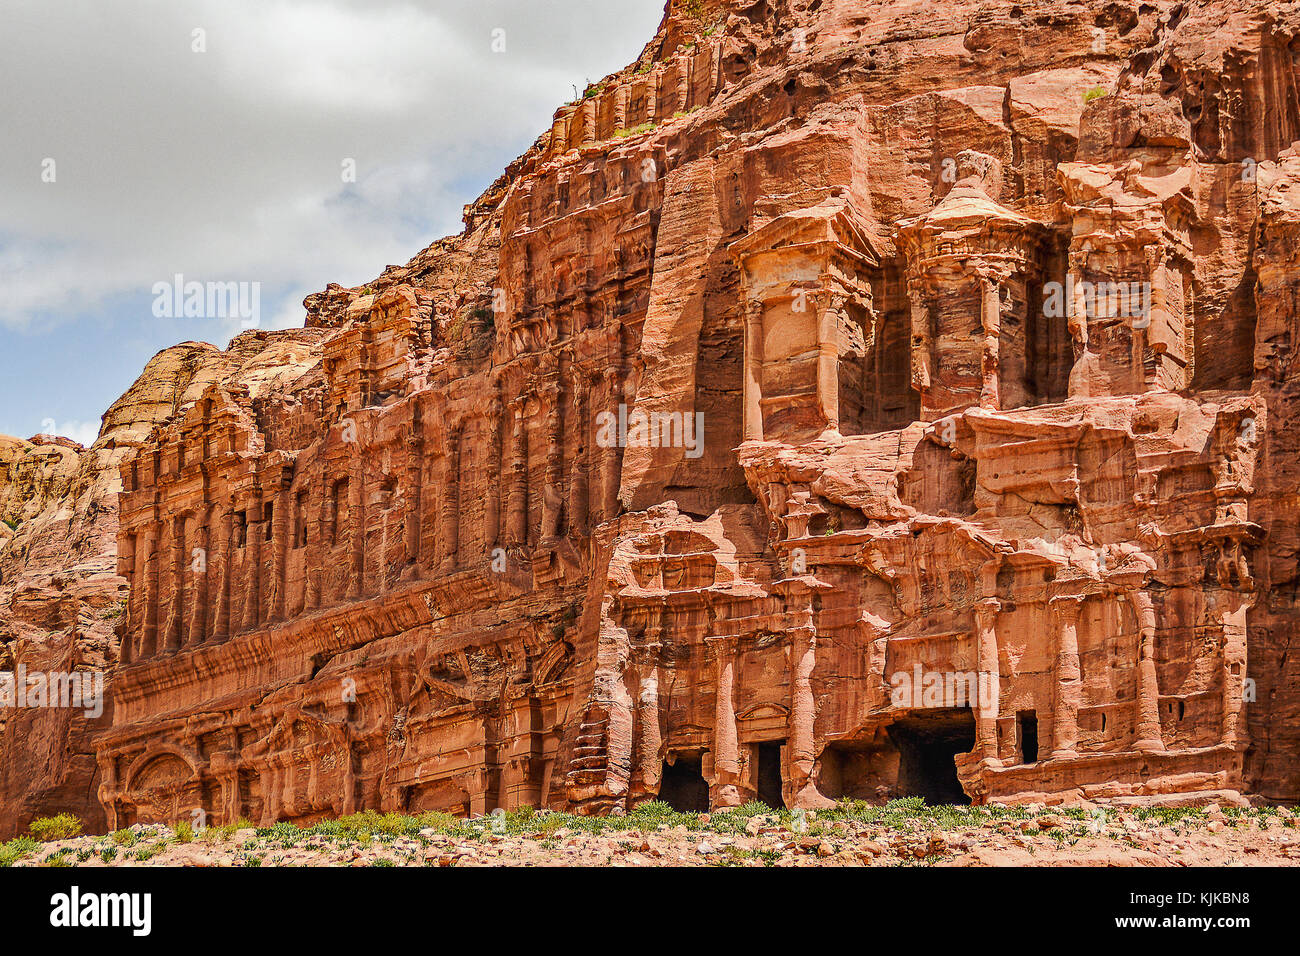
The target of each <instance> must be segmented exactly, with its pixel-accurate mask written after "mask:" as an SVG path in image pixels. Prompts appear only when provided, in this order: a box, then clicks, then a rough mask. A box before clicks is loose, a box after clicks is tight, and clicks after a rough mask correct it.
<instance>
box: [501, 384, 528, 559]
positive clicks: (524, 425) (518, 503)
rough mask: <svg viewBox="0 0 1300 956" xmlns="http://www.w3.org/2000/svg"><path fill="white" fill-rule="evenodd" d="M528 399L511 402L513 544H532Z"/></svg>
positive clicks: (509, 518) (509, 523)
mask: <svg viewBox="0 0 1300 956" xmlns="http://www.w3.org/2000/svg"><path fill="white" fill-rule="evenodd" d="M525 403H526V400H525V399H524V398H517V399H515V400H514V401H512V402H511V403H510V408H511V410H512V411H513V412H514V437H513V440H512V442H511V450H512V453H511V456H510V496H509V505H508V508H507V511H506V542H507V543H508V544H510V545H511V546H513V547H524V546H525V545H527V544H528V420H527V418H526V416H525V407H526V405H525Z"/></svg>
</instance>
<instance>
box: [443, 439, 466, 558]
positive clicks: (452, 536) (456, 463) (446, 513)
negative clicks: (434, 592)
mask: <svg viewBox="0 0 1300 956" xmlns="http://www.w3.org/2000/svg"><path fill="white" fill-rule="evenodd" d="M463 432H464V426H463V425H461V424H460V423H457V424H454V425H451V424H449V425H448V428H447V447H446V449H445V451H444V455H443V462H444V465H443V480H442V560H441V561H440V562H439V563H440V565H441V568H442V573H443V574H450V573H451V572H452V571H454V570H455V569H456V568H457V567H459V565H460V561H459V557H460V445H461V441H460V440H461V435H462V434H463Z"/></svg>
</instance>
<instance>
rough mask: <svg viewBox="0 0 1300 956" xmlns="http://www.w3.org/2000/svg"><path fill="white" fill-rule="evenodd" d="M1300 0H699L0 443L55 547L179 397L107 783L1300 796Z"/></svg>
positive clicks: (142, 500) (544, 796)
mask: <svg viewBox="0 0 1300 956" xmlns="http://www.w3.org/2000/svg"><path fill="white" fill-rule="evenodd" d="M1298 30H1300V16H1298V15H1297V14H1296V12H1295V11H1294V10H1293V8H1292V7H1291V6H1290V5H1287V4H1279V3H1265V2H1256V3H1247V4H1245V5H1244V6H1243V5H1242V4H1240V3H1233V4H1226V3H1221V2H1199V3H1197V2H1189V3H1178V4H1175V3H1170V2H1144V3H1125V2H1116V0H1108V2H1100V0H1090V2H1071V3H1065V2H1021V3H1015V4H1012V3H997V2H993V3H988V2H980V3H973V2H971V3H964V2H956V3H945V4H943V5H941V6H939V7H938V8H936V7H935V6H933V5H930V4H924V3H919V2H906V0H899V2H890V3H865V2H861V0H808V2H803V0H760V2H758V3H753V4H748V3H746V4H741V3H730V2H707V0H699V2H673V3H671V4H670V5H669V8H668V11H667V15H666V17H665V21H664V24H663V26H662V27H661V29H660V31H659V34H658V36H657V37H656V38H655V39H654V40H653V41H652V42H651V43H650V45H649V46H647V48H646V50H645V52H644V53H643V55H642V57H641V58H640V60H639V61H638V63H636V64H634V65H633V66H631V67H629V68H628V69H627V70H625V71H623V72H622V73H620V74H617V75H615V76H611V77H608V78H606V80H605V81H603V82H602V83H600V84H597V85H596V86H595V87H593V88H592V89H590V90H588V91H587V93H586V95H584V97H583V98H582V99H581V100H580V101H579V102H577V103H574V104H569V105H568V106H565V107H563V108H562V109H560V110H559V111H558V112H557V114H556V117H555V121H554V123H553V125H552V128H551V130H550V131H549V132H548V133H547V134H546V135H544V136H543V137H542V138H541V139H540V140H539V141H538V143H537V144H536V145H535V146H534V147H533V148H532V149H531V150H529V152H528V153H526V154H525V155H524V156H523V157H521V158H520V159H519V160H518V161H517V162H516V163H514V164H512V166H511V167H510V168H509V169H508V170H507V172H506V175H505V176H503V178H502V179H501V180H499V181H498V182H497V183H496V184H495V185H494V186H493V187H492V188H491V189H490V190H489V191H488V192H487V193H486V194H485V195H484V196H483V197H481V198H480V199H479V200H478V201H477V202H475V203H474V204H471V205H470V206H467V207H466V231H465V233H464V234H463V235H461V236H459V237H455V238H451V239H446V240H441V241H439V242H437V243H435V244H434V245H432V246H431V247H430V248H429V249H427V250H425V251H424V252H422V253H420V254H419V255H418V256H416V258H415V259H413V260H412V261H411V262H410V263H408V264H407V265H406V266H402V267H389V269H387V270H386V271H385V272H384V274H383V275H382V276H380V277H378V278H377V279H376V280H375V281H374V282H372V283H370V284H368V285H367V286H365V287H361V288H358V289H343V288H341V287H338V286H331V287H330V288H329V289H327V290H325V291H324V292H322V293H318V294H316V295H313V296H311V297H309V298H308V299H307V301H306V303H305V306H306V308H307V321H306V326H307V327H306V328H305V329H303V330H300V331H296V332H290V333H277V334H275V335H266V334H263V333H256V334H250V335H247V336H241V337H240V338H238V339H236V340H235V341H234V342H233V343H232V344H231V347H230V349H229V350H227V351H226V352H217V351H216V350H203V349H200V347H192V349H193V351H191V352H184V351H183V352H182V354H184V355H185V356H186V360H185V362H182V363H181V365H183V366H184V368H185V371H184V372H181V371H179V370H176V371H174V374H171V377H168V375H166V374H162V373H161V371H159V370H155V371H156V373H157V374H155V375H154V376H153V377H152V378H151V377H150V373H149V372H148V370H147V371H146V377H145V380H142V384H140V385H138V386H137V388H135V389H133V390H132V392H131V393H128V396H126V397H124V399H123V401H122V402H120V403H119V404H118V405H117V406H115V407H114V409H113V410H110V413H109V415H108V416H107V417H106V420H105V429H106V430H105V433H104V434H102V435H101V438H100V441H99V442H97V443H96V447H95V448H94V449H91V450H89V451H87V452H84V453H82V454H81V455H79V456H78V455H76V453H75V450H70V449H63V448H53V447H48V446H38V448H37V449H28V448H27V447H26V446H23V447H22V448H21V449H18V450H15V451H14V452H11V453H7V454H10V455H11V456H17V455H18V454H19V452H21V460H22V461H27V460H28V459H30V458H33V457H37V458H40V461H39V462H37V461H32V462H30V463H28V464H27V465H25V466H24V467H23V468H22V469H19V471H21V472H22V474H23V475H24V477H21V478H12V477H11V478H10V479H9V482H10V484H11V485H13V486H16V489H17V490H14V491H10V492H8V493H6V492H5V491H4V490H3V487H0V505H4V507H6V508H9V509H14V508H20V509H21V508H26V509H28V510H31V509H33V508H34V507H35V506H34V505H33V504H32V503H33V502H38V503H39V501H40V500H41V498H40V496H41V495H44V496H46V498H48V499H49V500H50V501H51V502H54V503H58V502H64V503H65V504H61V505H59V506H58V507H59V508H60V509H62V510H63V511H67V512H68V515H69V516H68V517H67V518H65V519H59V520H62V521H64V522H65V524H64V525H58V524H55V523H54V522H55V518H54V517H50V518H48V519H47V520H48V521H49V522H50V525H49V527H50V528H51V532H50V534H49V535H48V536H47V537H45V538H43V539H41V540H43V541H44V542H45V543H44V544H43V545H40V544H38V542H37V541H36V539H35V538H33V540H32V541H31V542H30V543H29V544H27V545H24V546H25V547H28V548H39V547H45V548H47V549H49V553H50V555H51V558H52V560H53V561H54V565H52V567H53V566H57V565H59V559H58V555H59V553H60V551H59V549H60V548H67V545H66V544H65V543H64V542H65V541H67V540H77V539H76V538H75V534H77V533H79V534H82V535H83V536H87V535H91V536H92V537H94V540H96V541H101V549H100V550H99V551H97V552H95V554H98V555H99V556H101V557H103V556H106V555H108V554H110V553H111V550H112V549H111V547H110V546H108V544H107V542H106V541H102V539H101V538H100V537H99V535H100V534H101V533H107V534H109V535H111V534H112V533H113V530H114V529H113V528H111V527H110V518H108V517H104V518H102V519H100V521H101V523H100V524H99V525H96V526H95V528H96V529H97V530H95V531H94V533H93V535H92V532H91V531H90V529H89V528H87V527H82V526H83V525H85V523H86V521H87V520H88V519H82V520H81V524H80V525H79V524H78V523H77V521H76V520H74V518H75V516H76V515H79V514H84V513H85V512H86V511H88V510H89V508H90V506H91V502H92V501H98V502H99V507H100V508H101V509H102V510H103V511H104V512H105V514H108V513H110V512H111V510H112V505H113V504H114V503H112V502H110V500H109V499H110V498H111V494H112V491H113V490H116V489H111V490H110V489H109V488H108V487H107V486H105V487H104V488H103V489H102V490H101V492H100V493H99V494H98V497H95V496H93V495H91V489H92V487H93V486H94V485H95V481H97V480H99V479H95V480H93V481H92V480H89V479H88V478H86V477H85V476H87V475H89V474H90V473H91V472H93V473H94V474H96V475H102V474H103V472H102V469H103V468H105V467H107V466H108V465H109V464H117V463H118V462H116V461H113V462H110V461H109V460H107V459H104V458H102V457H101V458H94V457H91V462H92V464H88V463H87V459H88V456H95V455H104V454H108V451H107V449H106V448H101V445H103V444H104V442H105V439H106V437H108V436H109V435H110V424H111V423H114V422H120V423H121V425H120V427H122V428H124V429H128V430H129V428H130V426H128V425H127V424H126V422H127V421H128V420H134V421H136V422H137V423H138V424H139V427H140V429H141V432H143V430H144V424H145V423H148V424H149V425H152V424H155V423H156V424H157V425H158V427H157V428H156V429H155V430H153V431H152V432H150V433H149V434H148V435H145V434H143V433H141V434H135V433H132V438H131V443H132V444H131V451H130V453H129V454H123V455H122V456H121V459H120V466H121V470H120V474H121V483H122V489H121V490H122V494H121V497H120V516H121V517H120V522H118V525H119V526H118V527H117V528H116V534H117V542H116V559H117V561H116V571H117V574H118V575H120V578H114V579H113V580H114V582H115V585H114V586H115V587H120V586H121V585H120V584H118V583H116V582H118V581H125V582H127V583H128V585H129V595H128V596H127V603H126V613H125V615H124V617H123V619H122V622H121V624H120V626H119V629H118V630H119V634H120V636H121V638H122V644H121V653H120V659H119V660H117V662H116V664H115V666H114V667H113V671H112V687H113V691H112V703H113V708H112V715H111V718H109V725H108V726H106V727H104V728H103V729H102V731H99V732H97V733H96V735H95V736H94V739H93V741H91V743H90V746H93V748H94V752H95V754H96V759H97V761H98V777H97V778H96V783H95V786H96V787H97V788H98V790H97V795H98V799H99V801H100V802H101V803H102V806H103V808H104V811H105V813H106V815H107V822H108V825H112V826H117V825H121V824H123V823H128V822H133V821H152V820H174V819H179V818H180V817H182V816H187V815H189V814H190V813H192V812H193V811H195V810H203V811H204V812H205V813H207V814H210V815H213V816H215V817H217V818H220V819H235V818H236V817H239V816H248V817H252V818H254V819H259V820H264V821H272V820H277V819H293V820H300V821H301V820H309V819H313V818H316V817H319V816H322V815H326V814H330V813H340V812H346V811H350V810H354V809H357V808H360V807H378V808H382V809H388V810H404V811H414V810H422V809H433V808H438V809H450V810H454V811H456V812H465V813H481V812H485V811H487V810H490V809H492V808H493V807H496V806H503V807H514V806H518V805H524V804H531V805H551V806H568V807H571V808H576V809H579V810H583V811H588V812H598V811H614V812H617V811H620V810H623V809H626V808H628V807H630V806H632V805H635V804H636V803H637V802H639V801H642V800H647V799H652V798H655V797H658V798H660V799H665V800H668V801H669V802H672V803H674V804H675V805H678V806H681V807H700V806H707V805H713V806H727V805H734V804H736V803H738V802H741V801H743V800H746V799H750V798H753V797H759V798H761V799H764V800H768V801H769V802H773V803H777V802H783V803H785V804H787V805H799V806H810V807H811V806H818V805H821V804H823V803H825V802H826V801H828V800H830V799H834V798H838V797H843V796H854V797H860V798H863V799H870V800H882V799H887V798H889V797H891V796H896V795H900V794H919V795H922V796H925V797H927V798H928V799H931V800H974V801H981V802H982V801H990V800H1003V801H1027V800H1042V799H1046V800H1049V801H1052V802H1059V801H1062V800H1070V799H1081V798H1087V799H1091V800H1110V801H1120V802H1124V801H1128V802H1150V801H1161V802H1169V801H1178V800H1209V799H1217V800H1222V799H1230V800H1239V799H1245V798H1247V797H1252V796H1253V797H1255V798H1258V799H1269V800H1280V801H1294V800H1296V799H1298V798H1300V780H1298V779H1297V777H1296V773H1297V771H1296V770H1295V769H1294V768H1295V767H1296V766H1297V761H1296V757H1297V751H1298V748H1300V738H1297V737H1296V731H1295V730H1294V727H1295V726H1296V725H1297V721H1296V720H1295V711H1296V709H1297V707H1300V696H1298V695H1297V694H1295V693H1294V691H1293V689H1292V688H1293V687H1294V686H1295V684H1296V676H1297V675H1295V674H1293V673H1292V670H1293V668H1294V667H1295V666H1296V665H1295V663H1294V662H1293V661H1292V660H1291V656H1290V655H1289V653H1288V651H1289V645H1290V641H1291V635H1292V634H1293V633H1294V631H1295V628H1296V626H1297V609H1296V607H1295V587H1294V586H1292V582H1294V580H1295V578H1296V568H1295V555H1296V550H1297V549H1296V546H1295V545H1296V537H1295V536H1296V534H1297V532H1296V530H1295V529H1296V527H1297V525H1298V522H1297V518H1300V516H1298V515H1296V514H1295V513H1294V512H1295V509H1296V507H1297V505H1296V501H1297V496H1296V489H1297V488H1298V487H1300V474H1294V473H1293V472H1294V469H1295V468H1296V466H1295V465H1294V464H1293V462H1294V461H1296V460H1297V456H1296V455H1295V454H1292V453H1291V452H1292V449H1291V445H1292V444H1294V443H1295V442H1296V441H1297V438H1296V437H1295V436H1296V433H1297V422H1296V411H1295V410H1294V409H1293V402H1294V401H1295V399H1294V396H1293V393H1294V390H1295V386H1294V384H1293V380H1294V376H1292V375H1291V373H1290V371H1291V370H1290V366H1291V361H1292V345H1291V342H1292V338H1293V336H1294V335H1295V329H1294V326H1295V322H1296V318H1295V311H1296V310H1295V306H1294V301H1295V286H1294V283H1295V280H1294V278H1293V276H1294V275H1295V271H1296V270H1295V258H1294V257H1295V255H1296V253H1295V252H1294V250H1295V249H1296V248H1297V243H1296V235H1295V234H1296V232H1297V223H1298V222H1300V218H1298V216H1297V209H1296V204H1295V198H1294V197H1295V193H1294V190H1295V188H1296V186H1295V184H1296V182H1297V178H1296V177H1297V175H1300V159H1298V158H1297V156H1298V155H1300V154H1297V152H1296V151H1295V148H1293V147H1292V146H1291V144H1292V143H1293V141H1295V140H1297V139H1300V99H1298V97H1297V92H1296V66H1295V63H1296V55H1297V53H1298V52H1300V41H1297V40H1296V35H1297V31H1298ZM182 348H183V349H184V348H190V347H182ZM164 354H168V353H164ZM187 363H188V364H187ZM151 368H152V366H151ZM110 444H111V445H112V447H113V449H114V453H115V451H116V448H117V445H116V444H113V443H112V442H110ZM126 444H127V443H126V440H125V439H123V442H122V447H124V448H125V447H126ZM38 453H39V454H38ZM70 455H71V456H72V458H74V459H77V460H71V459H69V456H70ZM38 464H39V467H38ZM96 468H98V469H101V471H95V470H94V469H96ZM11 473H12V474H17V473H18V472H16V471H14V470H13V469H12V468H11ZM74 475H82V476H83V485H82V492H81V493H80V495H78V494H76V493H74V489H76V488H77V487H78V485H77V480H76V478H75V477H74ZM103 480H104V481H109V480H111V479H107V478H104V479H103ZM19 482H21V484H20V485H19ZM65 487H66V488H67V489H68V490H67V491H63V490H61V489H63V488H65ZM41 489H45V490H41ZM69 501H73V502H84V503H85V504H84V507H83V510H81V511H79V510H77V508H73V507H71V506H70V505H67V504H66V502H69ZM6 502H9V504H5V503H6ZM49 507H50V508H53V507H54V505H53V504H52V505H50V506H49ZM43 509H44V510H43ZM47 510H49V508H44V506H41V507H35V511H34V512H33V513H34V514H36V513H42V514H43V513H45V511H47ZM96 517H97V518H98V516H96ZM112 520H115V518H114V519H112ZM21 527H22V526H20V528H21ZM78 527H80V528H81V530H80V531H79V532H78V531H75V529H76V528H78ZM58 528H64V529H65V530H56V529H58ZM21 534H22V532H21V531H20V532H19V536H21ZM17 542H18V538H17V537H16V538H14V539H13V540H11V541H10V542H9V543H8V544H7V545H6V546H5V547H6V548H7V550H6V551H4V552H0V555H3V554H7V553H10V552H12V550H13V548H14V547H15V545H16V543H17ZM14 553H16V552H14ZM69 553H72V551H69ZM88 553H89V552H88ZM64 565H65V566H70V565H69V564H68V562H67V561H65V562H64ZM3 580H4V581H5V586H6V588H8V587H11V586H10V585H9V584H8V582H9V580H10V578H9V577H8V576H6V577H5V578H4V579H3ZM0 601H6V602H7V607H8V608H9V611H8V613H9V614H10V615H13V614H14V607H15V605H14V598H13V596H12V593H11V592H9V591H5V592H0ZM20 603H21V602H20ZM61 626H63V627H65V628H68V629H69V630H68V631H67V632H66V635H65V637H64V638H63V639H64V640H65V641H73V642H76V641H78V640H84V639H85V638H84V637H82V636H81V634H82V632H81V631H80V630H79V629H78V628H77V627H74V626H73V625H71V624H65V625H61ZM92 630H93V629H92ZM46 631H49V628H48V627H47V628H46ZM11 643H21V642H20V641H17V639H14V640H13V641H11ZM106 653H111V645H109V644H108V642H106ZM936 678H937V682H936V681H935V680H933V679H936ZM912 682H915V686H912ZM966 682H969V687H968V688H967V687H966V686H965V683H966ZM954 685H960V686H958V687H957V690H958V691H959V693H957V695H956V696H955V697H954V695H953V693H952V691H953V689H954ZM931 690H933V691H934V693H930V691H931ZM967 690H968V691H969V693H967ZM96 729H97V730H99V728H96ZM83 737H84V735H83ZM6 740H9V741H10V743H9V750H8V751H7V753H9V754H21V753H23V751H21V750H20V749H18V748H17V747H16V746H15V744H14V743H13V742H12V741H11V740H10V738H8V737H6ZM79 740H80V742H79V743H78V744H77V747H76V749H77V751H78V752H79V753H84V752H85V750H84V749H83V748H85V746H86V744H85V742H84V740H81V739H80V738H79ZM42 746H43V745H42ZM33 752H37V753H39V752H42V751H41V750H40V748H39V747H38V748H36V750H35V751H33ZM9 759H10V760H11V761H13V760H14V759H17V758H16V757H10V758H9ZM74 776H75V779H76V780H77V781H78V785H79V786H83V787H84V786H86V785H87V781H88V780H89V779H90V778H89V775H88V774H87V772H86V771H84V770H81V771H79V775H69V774H66V773H65V774H64V776H63V777H61V778H60V779H67V780H70V779H74ZM8 792H10V793H12V792H14V791H13V790H12V787H11V789H10V791H8ZM60 799H62V796H61V795H56V796H54V797H50V798H48V799H46V800H45V802H44V803H43V804H42V806H50V807H53V806H54V805H56V804H58V803H59V800H60ZM76 806H77V807H78V808H80V807H81V806H82V804H76ZM5 808H6V812H8V813H10V814H12V813H13V812H14V811H13V810H12V809H11V802H10V801H8V800H7V801H6V804H5ZM7 819H10V820H12V819H14V817H13V816H12V815H11V816H10V817H9V818H7Z"/></svg>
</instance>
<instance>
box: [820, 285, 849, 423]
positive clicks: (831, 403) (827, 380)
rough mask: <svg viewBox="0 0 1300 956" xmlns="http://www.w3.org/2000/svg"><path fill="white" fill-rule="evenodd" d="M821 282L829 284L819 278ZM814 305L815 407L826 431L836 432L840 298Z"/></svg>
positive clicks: (838, 389)
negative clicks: (823, 420)
mask: <svg viewBox="0 0 1300 956" xmlns="http://www.w3.org/2000/svg"><path fill="white" fill-rule="evenodd" d="M821 281H822V282H827V281H829V277H827V276H823V277H822V279H821ZM819 299H821V301H818V303H817V306H816V308H817V404H818V406H819V407H820V408H821V413H822V417H823V418H824V419H825V420H826V430H827V431H832V432H838V431H839V430H840V381H839V369H840V352H839V346H838V344H837V343H836V337H837V335H838V328H837V322H836V316H837V314H838V310H839V309H840V308H842V306H843V302H844V297H843V296H841V295H831V296H827V297H824V298H823V297H819Z"/></svg>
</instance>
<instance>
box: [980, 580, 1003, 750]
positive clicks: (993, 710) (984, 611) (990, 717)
mask: <svg viewBox="0 0 1300 956" xmlns="http://www.w3.org/2000/svg"><path fill="white" fill-rule="evenodd" d="M1001 611H1002V602H1001V601H999V600H998V599H997V598H993V597H989V598H984V599H983V600H982V601H980V602H979V603H978V604H976V605H975V621H976V628H977V630H976V634H975V669H976V671H977V672H978V673H979V680H980V706H979V708H978V709H977V710H976V712H975V751H976V753H978V754H980V758H981V763H982V764H983V765H984V766H986V767H993V768H997V767H1001V766H1002V760H1001V758H1000V757H999V755H998V711H999V708H1000V695H1001V687H1002V670H1001V666H1000V665H999V663H998V631H997V623H998V614H999V613H1000V612H1001ZM985 692H987V693H988V697H989V699H988V700H987V701H986V700H984V695H985Z"/></svg>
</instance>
